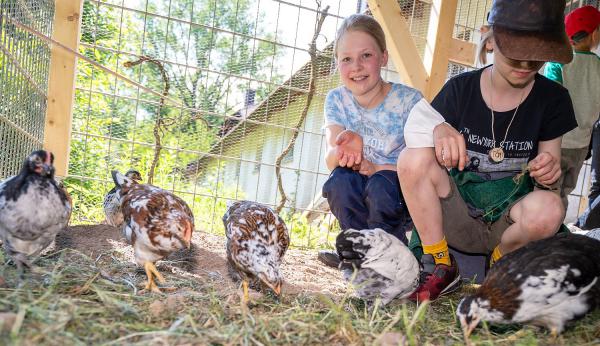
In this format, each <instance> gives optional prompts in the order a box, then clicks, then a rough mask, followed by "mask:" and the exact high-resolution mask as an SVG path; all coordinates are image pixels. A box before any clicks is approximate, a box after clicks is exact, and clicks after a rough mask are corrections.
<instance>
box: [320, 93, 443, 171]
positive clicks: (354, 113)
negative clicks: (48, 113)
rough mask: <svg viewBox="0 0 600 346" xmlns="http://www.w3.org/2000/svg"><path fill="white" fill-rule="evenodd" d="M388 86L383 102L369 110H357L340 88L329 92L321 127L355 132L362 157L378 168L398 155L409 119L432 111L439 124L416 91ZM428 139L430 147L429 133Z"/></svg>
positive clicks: (360, 108) (404, 144)
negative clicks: (323, 124)
mask: <svg viewBox="0 0 600 346" xmlns="http://www.w3.org/2000/svg"><path fill="white" fill-rule="evenodd" d="M391 84H392V88H391V90H390V91H389V93H388V94H387V95H386V96H385V98H384V100H383V102H381V103H380V104H379V105H378V106H377V107H375V108H373V109H364V108H363V107H361V106H360V105H359V104H358V102H356V100H355V99H354V97H353V96H352V93H351V92H350V90H348V89H347V88H346V87H344V86H341V87H338V88H336V89H333V90H331V91H330V92H329V94H327V98H326V100H325V127H327V126H329V125H339V126H342V127H343V128H344V129H346V130H351V131H354V132H356V133H358V134H359V135H360V136H361V137H362V138H363V155H364V156H365V158H366V159H367V160H369V161H371V162H373V163H375V164H379V165H383V164H388V165H390V164H391V165H395V164H396V161H397V160H398V155H400V152H401V151H402V149H404V148H405V147H406V141H405V138H404V128H405V126H406V123H407V121H408V119H409V116H411V117H414V116H415V115H417V114H420V113H423V112H434V113H436V114H435V115H434V118H436V119H438V120H437V123H436V124H439V123H441V122H443V118H442V117H441V116H439V114H437V112H435V110H433V108H431V106H430V105H429V104H428V103H427V102H426V101H425V100H424V99H423V95H422V94H421V93H420V92H419V91H418V90H416V89H413V88H411V87H408V86H405V85H402V84H397V83H391ZM431 131H433V128H431ZM429 139H430V140H431V144H433V139H432V138H431V133H429V138H428V140H429ZM419 146H429V145H419ZM431 146H432V145H431Z"/></svg>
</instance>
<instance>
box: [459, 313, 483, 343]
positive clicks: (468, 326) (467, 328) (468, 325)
mask: <svg viewBox="0 0 600 346" xmlns="http://www.w3.org/2000/svg"><path fill="white" fill-rule="evenodd" d="M478 324H479V317H475V318H473V319H472V320H471V321H469V322H467V319H466V317H465V316H461V317H460V326H461V327H462V330H463V335H464V337H465V340H467V339H468V338H469V337H470V336H471V333H473V330H474V329H475V327H477V325H478Z"/></svg>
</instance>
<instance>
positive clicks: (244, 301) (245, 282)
mask: <svg viewBox="0 0 600 346" xmlns="http://www.w3.org/2000/svg"><path fill="white" fill-rule="evenodd" d="M242 288H243V290H244V296H243V297H242V305H244V306H248V302H249V301H250V296H249V293H248V280H246V279H244V280H243V281H242Z"/></svg>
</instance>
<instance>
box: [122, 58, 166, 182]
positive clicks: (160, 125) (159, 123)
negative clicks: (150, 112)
mask: <svg viewBox="0 0 600 346" xmlns="http://www.w3.org/2000/svg"><path fill="white" fill-rule="evenodd" d="M145 61H148V62H151V63H153V64H155V65H156V66H157V67H158V69H159V70H160V74H161V75H162V79H163V82H164V83H165V85H164V87H163V92H162V97H161V98H160V102H159V104H158V109H157V110H156V121H155V122H154V129H153V130H152V133H153V134H154V158H153V159H152V163H151V164H150V171H149V172H148V184H152V182H153V181H154V171H155V170H156V166H158V158H159V157H160V152H161V150H162V143H161V136H162V135H164V128H165V127H167V126H170V125H172V124H173V123H174V122H175V121H174V119H170V118H163V117H162V115H161V111H162V108H163V106H164V105H165V98H166V97H167V96H168V95H169V88H170V83H169V77H168V76H167V71H166V70H165V67H164V66H163V64H162V62H160V61H158V60H156V59H153V58H151V57H148V56H142V57H140V58H139V59H138V60H135V61H126V62H124V63H123V66H125V67H127V68H131V67H134V66H136V65H139V64H141V63H143V62H145Z"/></svg>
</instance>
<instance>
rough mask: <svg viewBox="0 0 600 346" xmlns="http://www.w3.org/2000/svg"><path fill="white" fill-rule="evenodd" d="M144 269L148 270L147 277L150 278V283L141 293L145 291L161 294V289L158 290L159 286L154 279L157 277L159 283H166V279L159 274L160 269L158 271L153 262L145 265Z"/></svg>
mask: <svg viewBox="0 0 600 346" xmlns="http://www.w3.org/2000/svg"><path fill="white" fill-rule="evenodd" d="M144 269H145V270H146V276H147V277H148V282H147V283H146V286H145V287H144V289H143V290H142V291H141V292H140V293H143V292H145V291H152V292H155V293H161V290H160V288H158V286H157V285H156V282H154V277H156V279H157V280H158V282H160V283H161V284H162V283H165V278H164V277H163V276H162V275H161V274H160V273H159V271H158V269H156V267H155V266H154V263H152V262H146V263H144Z"/></svg>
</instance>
